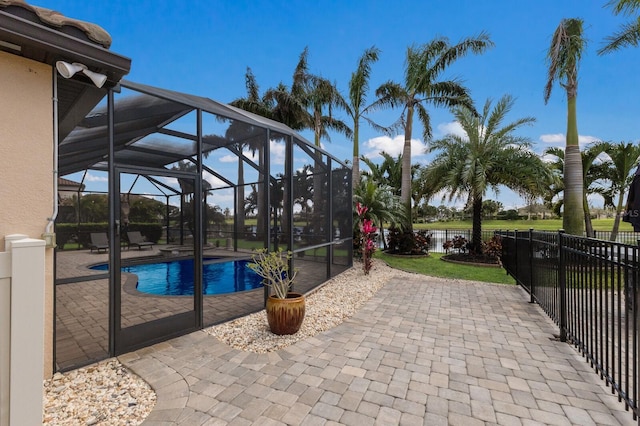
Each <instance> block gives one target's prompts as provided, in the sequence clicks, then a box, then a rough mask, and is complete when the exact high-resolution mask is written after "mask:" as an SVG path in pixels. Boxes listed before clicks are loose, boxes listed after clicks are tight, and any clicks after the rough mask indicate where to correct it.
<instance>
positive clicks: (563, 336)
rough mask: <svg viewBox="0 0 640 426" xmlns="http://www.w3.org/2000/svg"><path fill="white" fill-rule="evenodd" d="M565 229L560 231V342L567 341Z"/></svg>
mask: <svg viewBox="0 0 640 426" xmlns="http://www.w3.org/2000/svg"><path fill="white" fill-rule="evenodd" d="M563 236H564V229H560V230H559V231H558V284H559V286H560V341H561V342H566V341H567V275H566V270H565V265H564V248H563V244H562V239H563V238H562V237H563Z"/></svg>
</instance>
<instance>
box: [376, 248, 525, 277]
mask: <svg viewBox="0 0 640 426" xmlns="http://www.w3.org/2000/svg"><path fill="white" fill-rule="evenodd" d="M442 256H443V254H442V253H431V254H430V255H429V256H428V257H424V258H410V257H403V256H390V255H388V254H385V253H383V252H380V251H378V252H376V253H375V258H377V259H381V260H383V261H385V262H386V263H387V264H388V265H389V266H391V267H392V268H396V269H400V270H403V271H408V272H415V273H418V274H422V275H429V276H433V277H442V278H453V279H456V278H457V279H462V280H473V281H482V282H488V283H498V284H515V280H514V279H513V278H512V277H511V276H509V275H507V273H506V272H505V270H504V269H502V268H497V267H487V266H473V265H461V264H458V263H450V262H445V261H443V260H440V258H441V257H442Z"/></svg>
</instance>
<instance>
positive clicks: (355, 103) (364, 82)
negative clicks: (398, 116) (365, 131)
mask: <svg viewBox="0 0 640 426" xmlns="http://www.w3.org/2000/svg"><path fill="white" fill-rule="evenodd" d="M379 53H380V49H377V48H376V47H374V46H372V47H370V48H368V49H367V50H365V51H364V53H363V54H362V56H361V57H360V59H359V60H358V68H356V70H355V71H354V72H353V73H351V79H350V80H349V102H348V103H347V105H346V108H345V110H346V112H347V114H348V115H349V117H351V120H352V121H353V129H352V130H353V164H352V189H353V191H354V192H355V190H356V187H357V186H358V184H359V183H360V120H361V119H365V120H367V121H368V122H369V123H371V124H373V125H374V126H376V125H375V123H373V122H372V121H371V120H369V119H367V118H366V117H365V116H364V114H365V113H366V112H367V110H368V108H369V107H368V106H365V104H366V99H367V92H368V91H369V78H370V77H371V65H372V64H373V63H374V62H376V61H377V60H378V54H379Z"/></svg>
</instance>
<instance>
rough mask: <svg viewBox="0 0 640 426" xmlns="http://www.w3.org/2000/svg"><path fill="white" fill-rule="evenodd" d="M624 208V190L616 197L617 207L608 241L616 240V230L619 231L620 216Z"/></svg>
mask: <svg viewBox="0 0 640 426" xmlns="http://www.w3.org/2000/svg"><path fill="white" fill-rule="evenodd" d="M623 207H624V190H621V191H620V196H619V197H618V205H617V206H616V217H615V219H614V220H613V229H612V230H611V236H610V237H609V241H615V240H616V238H618V229H620V215H621V214H622V209H623Z"/></svg>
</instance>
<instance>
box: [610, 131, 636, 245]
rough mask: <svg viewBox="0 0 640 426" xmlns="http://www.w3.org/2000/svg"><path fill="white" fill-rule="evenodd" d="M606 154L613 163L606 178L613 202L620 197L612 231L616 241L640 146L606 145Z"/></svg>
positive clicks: (628, 144) (626, 144)
mask: <svg viewBox="0 0 640 426" xmlns="http://www.w3.org/2000/svg"><path fill="white" fill-rule="evenodd" d="M604 152H606V153H607V155H608V156H609V158H610V159H611V161H610V162H609V163H608V164H607V165H608V168H607V171H606V176H607V177H608V179H609V180H610V181H611V186H610V188H609V191H608V193H609V195H610V197H611V199H612V200H613V197H614V196H615V195H617V196H618V201H617V203H616V218H615V220H614V221H613V229H612V230H611V237H610V239H611V241H615V240H616V238H617V236H618V229H619V228H620V215H621V214H622V209H623V208H624V194H625V192H626V191H627V189H629V185H631V181H632V180H633V173H632V172H633V170H634V168H635V167H636V166H637V165H638V160H639V159H640V145H637V144H634V143H632V142H627V143H624V142H620V143H611V142H605V143H604Z"/></svg>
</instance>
